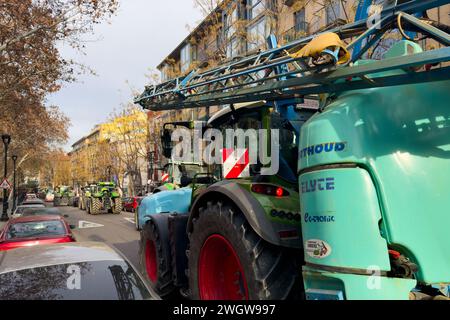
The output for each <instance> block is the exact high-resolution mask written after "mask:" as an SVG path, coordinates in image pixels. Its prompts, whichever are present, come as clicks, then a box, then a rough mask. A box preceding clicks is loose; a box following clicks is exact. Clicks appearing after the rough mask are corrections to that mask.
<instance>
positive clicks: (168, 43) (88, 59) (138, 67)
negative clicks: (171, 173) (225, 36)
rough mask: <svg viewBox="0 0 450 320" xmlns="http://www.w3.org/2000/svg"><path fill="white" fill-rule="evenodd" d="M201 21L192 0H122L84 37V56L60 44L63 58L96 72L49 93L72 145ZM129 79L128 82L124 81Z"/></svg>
mask: <svg viewBox="0 0 450 320" xmlns="http://www.w3.org/2000/svg"><path fill="white" fill-rule="evenodd" d="M200 20H201V14H200V12H199V9H198V8H195V7H194V5H193V1H192V0H165V1H162V0H121V5H120V9H119V11H118V13H117V15H116V16H115V17H113V19H112V21H111V24H107V23H104V24H102V25H99V26H97V27H96V29H95V34H94V35H92V36H91V35H89V36H88V37H86V39H88V40H91V39H98V41H93V42H90V41H89V42H87V43H86V46H87V48H86V50H85V53H86V55H85V56H82V55H78V54H76V53H75V52H73V51H72V50H70V49H69V48H66V47H63V48H62V54H63V56H64V58H74V59H75V60H77V61H78V62H81V63H83V64H85V65H88V66H89V67H91V68H93V69H94V70H95V71H96V73H97V76H90V75H89V76H82V77H80V78H79V82H78V83H73V84H65V85H64V87H63V88H62V89H61V91H59V92H58V93H56V94H53V95H51V96H49V97H48V102H47V104H48V105H51V104H54V105H58V106H59V107H61V109H62V111H63V112H64V113H65V114H66V115H67V116H69V117H70V119H71V121H72V126H71V127H70V130H69V134H70V141H69V143H68V144H67V145H66V146H65V149H66V151H69V150H70V146H71V145H72V144H73V143H74V142H75V141H77V140H78V139H80V138H82V137H83V136H85V135H86V134H88V133H89V132H90V130H91V129H92V128H93V127H94V126H95V125H96V124H98V123H101V122H104V121H105V120H107V119H108V117H109V115H110V114H111V112H112V111H113V110H114V109H119V108H120V106H121V104H122V103H126V102H127V101H130V100H131V99H132V95H131V92H130V85H131V86H132V87H134V88H136V89H139V90H141V89H143V88H144V85H145V84H146V82H147V81H146V78H145V76H144V75H145V74H146V73H148V70H149V69H150V68H153V69H155V68H156V66H157V65H158V64H159V63H160V62H161V61H162V60H163V59H164V58H165V57H166V56H167V55H168V54H169V53H170V52H172V50H173V49H175V47H176V46H177V45H178V44H179V43H180V42H181V41H182V40H183V39H184V38H185V37H186V36H187V35H188V30H187V29H186V25H190V26H191V27H194V26H196V24H197V23H198V22H199V21H200ZM127 81H128V82H129V85H128V84H127V83H126V82H127Z"/></svg>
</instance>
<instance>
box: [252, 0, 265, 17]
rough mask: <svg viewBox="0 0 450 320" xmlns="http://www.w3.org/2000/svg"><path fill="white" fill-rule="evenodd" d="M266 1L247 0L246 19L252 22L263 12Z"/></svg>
mask: <svg viewBox="0 0 450 320" xmlns="http://www.w3.org/2000/svg"><path fill="white" fill-rule="evenodd" d="M265 2H266V0H249V1H248V19H249V20H252V19H255V18H257V17H258V16H259V15H260V14H261V13H262V12H264V11H265V9H266V6H265Z"/></svg>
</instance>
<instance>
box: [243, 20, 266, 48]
mask: <svg viewBox="0 0 450 320" xmlns="http://www.w3.org/2000/svg"><path fill="white" fill-rule="evenodd" d="M267 36H268V34H267V28H266V19H265V18H262V19H261V20H258V22H256V23H255V24H253V25H251V26H250V27H248V33H247V37H248V41H247V50H248V51H252V50H256V49H258V48H260V47H262V46H264V44H265V42H266V38H267Z"/></svg>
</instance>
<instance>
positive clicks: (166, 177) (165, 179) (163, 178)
mask: <svg viewBox="0 0 450 320" xmlns="http://www.w3.org/2000/svg"><path fill="white" fill-rule="evenodd" d="M168 180H169V174H168V173H164V174H163V176H162V177H161V181H162V182H167V181H168Z"/></svg>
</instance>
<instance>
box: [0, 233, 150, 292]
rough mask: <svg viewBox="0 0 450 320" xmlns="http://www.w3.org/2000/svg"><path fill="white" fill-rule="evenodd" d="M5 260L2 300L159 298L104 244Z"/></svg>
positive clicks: (31, 251) (23, 253)
mask: <svg viewBox="0 0 450 320" xmlns="http://www.w3.org/2000/svg"><path fill="white" fill-rule="evenodd" d="M0 261H2V263H1V265H0V300H150V299H157V295H156V294H155V293H154V292H152V291H151V289H150V288H148V286H147V284H146V283H145V282H144V280H143V279H142V278H141V276H140V275H139V273H138V272H136V268H135V267H133V265H132V264H131V263H130V262H128V260H127V259H126V258H125V257H124V256H122V255H121V254H120V253H118V252H116V251H115V250H114V249H112V248H111V247H109V246H107V245H106V244H103V243H96V242H85V243H65V244H53V245H44V246H38V247H31V248H24V249H21V250H12V251H8V252H0ZM49 279H51V281H49Z"/></svg>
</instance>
